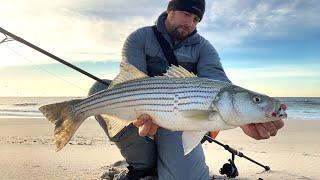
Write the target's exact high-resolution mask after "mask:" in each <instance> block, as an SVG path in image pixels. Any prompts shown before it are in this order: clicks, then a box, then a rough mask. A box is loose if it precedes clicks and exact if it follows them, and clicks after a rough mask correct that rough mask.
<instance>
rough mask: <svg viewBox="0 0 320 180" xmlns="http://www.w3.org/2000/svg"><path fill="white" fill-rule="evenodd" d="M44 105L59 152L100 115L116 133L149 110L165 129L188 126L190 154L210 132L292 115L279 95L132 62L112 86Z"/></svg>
mask: <svg viewBox="0 0 320 180" xmlns="http://www.w3.org/2000/svg"><path fill="white" fill-rule="evenodd" d="M39 110H40V111H41V112H42V113H43V114H44V116H45V117H46V118H47V119H49V120H50V121H51V122H52V123H54V124H55V130H54V138H55V144H56V151H59V150H61V149H62V148H63V147H64V146H65V145H66V144H67V143H68V142H69V141H70V139H71V138H72V136H73V135H74V133H75V132H76V130H77V129H78V128H79V126H80V125H81V123H82V122H83V121H84V120H85V119H87V118H88V117H90V116H95V115H102V116H103V117H104V118H103V119H105V121H106V124H107V127H108V133H109V135H110V136H111V137H113V136H115V135H116V134H117V133H118V132H120V131H121V130H122V129H123V128H124V127H126V126H128V125H129V124H130V123H132V122H133V121H134V120H135V119H137V118H138V117H139V116H140V115H142V114H148V115H150V116H151V117H152V120H153V123H155V124H157V125H159V126H161V127H163V128H166V129H169V130H173V131H183V133H182V142H183V148H184V152H185V154H188V153H189V152H190V151H191V150H192V149H193V148H194V147H195V146H197V145H198V144H199V142H200V140H201V139H202V138H203V136H204V134H205V133H206V132H208V131H217V130H226V129H232V128H235V127H239V126H242V125H245V124H250V123H263V122H269V121H274V120H278V119H280V118H286V117H287V114H286V112H285V110H286V107H285V105H284V104H281V103H280V101H279V100H277V99H275V98H272V97H268V96H266V95H262V94H259V93H256V92H253V91H249V90H247V89H244V88H241V87H239V86H236V85H233V84H231V83H227V82H222V81H217V80H211V79H207V78H200V77H197V76H196V75H194V74H193V73H190V72H188V71H187V70H185V69H184V68H183V67H181V66H179V67H177V66H172V67H170V68H169V70H168V71H167V73H166V74H164V76H157V77H148V76H147V75H146V74H145V73H143V72H141V71H139V70H138V69H136V68H135V67H134V66H133V65H131V64H129V63H121V69H120V73H119V74H118V76H117V77H116V78H115V79H114V80H113V81H112V83H111V85H110V86H109V88H108V89H106V90H103V91H101V92H98V93H96V94H94V95H91V96H89V97H87V98H85V99H76V100H71V101H66V102H61V103H56V104H50V105H45V106H42V107H40V108H39Z"/></svg>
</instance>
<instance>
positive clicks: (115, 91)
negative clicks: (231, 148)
mask: <svg viewBox="0 0 320 180" xmlns="http://www.w3.org/2000/svg"><path fill="white" fill-rule="evenodd" d="M194 88H195V89H210V90H211V91H214V89H212V88H210V87H199V86H197V85H190V86H187V87H179V86H174V87H167V86H166V85H165V84H164V85H163V86H161V87H154V86H151V87H148V86H135V87H134V88H131V89H125V88H115V89H110V90H107V91H105V92H103V94H99V95H98V94H97V95H95V96H91V97H89V98H87V99H85V100H84V101H82V102H81V103H79V104H78V105H79V106H81V105H82V104H86V103H87V101H95V100H97V99H101V98H104V97H106V96H112V95H115V94H124V93H127V92H133V91H148V90H154V89H156V90H164V91H172V90H174V89H181V90H184V89H194ZM216 91H217V90H216Z"/></svg>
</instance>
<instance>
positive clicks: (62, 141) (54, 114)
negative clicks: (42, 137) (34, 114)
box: [39, 99, 85, 151]
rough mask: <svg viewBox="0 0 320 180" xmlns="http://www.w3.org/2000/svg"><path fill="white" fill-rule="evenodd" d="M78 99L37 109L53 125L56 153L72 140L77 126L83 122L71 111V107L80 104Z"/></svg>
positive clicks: (80, 117)
mask: <svg viewBox="0 0 320 180" xmlns="http://www.w3.org/2000/svg"><path fill="white" fill-rule="evenodd" d="M80 101H81V100H80V99H77V100H71V101H65V102H61V103H56V104H49V105H45V106H42V107H40V108H39V110H40V111H41V112H42V113H43V115H44V116H45V117H46V118H47V119H48V120H49V121H50V122H52V123H54V124H55V129H54V141H55V145H56V151H60V150H61V149H62V148H63V147H64V146H65V145H66V144H67V143H68V142H69V141H70V139H71V138H72V136H73V135H74V133H75V132H76V131H77V129H78V128H79V126H80V125H81V124H82V122H83V121H84V120H85V118H84V117H82V116H76V115H75V113H74V112H73V111H71V108H70V107H71V106H72V105H73V104H76V103H78V102H80Z"/></svg>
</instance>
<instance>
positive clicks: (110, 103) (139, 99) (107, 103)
mask: <svg viewBox="0 0 320 180" xmlns="http://www.w3.org/2000/svg"><path fill="white" fill-rule="evenodd" d="M156 100H158V101H159V100H161V101H162V100H164V101H169V100H173V98H162V97H160V98H135V99H128V100H124V99H119V101H116V102H110V101H109V102H108V101H107V102H106V103H103V104H102V105H99V104H101V103H95V105H94V106H93V107H92V108H91V109H96V108H97V107H104V106H112V105H115V104H121V103H129V102H135V101H156ZM96 105H97V106H96ZM161 105H162V104H160V106H161ZM84 109H86V107H83V108H79V109H77V111H76V112H79V111H81V110H84Z"/></svg>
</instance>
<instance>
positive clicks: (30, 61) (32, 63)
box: [0, 43, 88, 92]
mask: <svg viewBox="0 0 320 180" xmlns="http://www.w3.org/2000/svg"><path fill="white" fill-rule="evenodd" d="M0 44H1V43H0ZM3 46H4V47H6V48H7V49H9V50H10V51H12V52H13V53H15V54H16V55H18V56H20V57H21V58H22V59H24V60H26V61H27V62H29V63H30V64H31V65H32V66H34V67H36V68H38V69H39V70H41V71H44V72H46V73H48V74H50V75H52V76H54V77H55V78H57V79H59V80H62V81H64V82H66V83H67V84H69V85H71V86H74V87H76V88H78V89H81V90H82V91H84V92H88V90H85V89H83V88H81V87H80V86H78V85H76V84H74V83H72V82H70V81H68V80H66V79H63V78H62V77H60V76H58V75H57V74H55V73H52V72H50V71H48V70H47V69H45V68H43V67H41V66H39V65H37V64H35V63H34V62H33V61H32V60H30V59H28V58H26V57H25V56H23V55H22V54H20V53H19V52H17V51H16V50H14V49H12V48H10V47H8V46H6V45H5V44H3Z"/></svg>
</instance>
